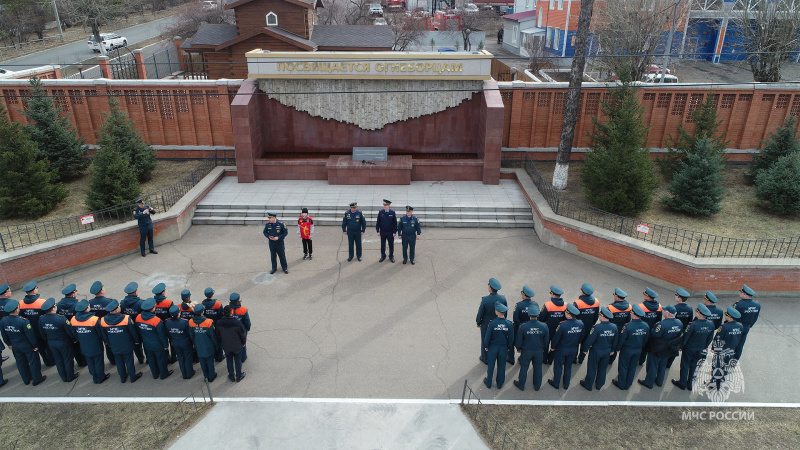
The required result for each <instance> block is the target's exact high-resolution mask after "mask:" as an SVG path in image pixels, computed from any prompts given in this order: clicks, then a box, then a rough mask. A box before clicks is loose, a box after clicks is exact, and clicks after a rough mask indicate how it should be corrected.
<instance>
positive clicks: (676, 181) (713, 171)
mask: <svg viewBox="0 0 800 450" xmlns="http://www.w3.org/2000/svg"><path fill="white" fill-rule="evenodd" d="M680 167H681V168H680V170H679V172H678V173H676V174H675V176H674V177H673V178H672V182H670V184H669V188H668V189H669V193H670V194H672V197H664V198H663V199H662V201H663V202H664V203H665V204H666V205H667V206H669V207H670V208H672V209H674V210H676V211H680V212H685V213H687V214H690V215H692V216H710V215H712V214H716V213H718V212H720V210H721V209H722V206H721V203H722V197H723V195H724V194H725V188H724V187H722V184H721V182H722V170H723V168H724V161H723V160H722V157H720V155H719V153H717V152H716V150H715V148H714V143H713V142H712V141H711V140H710V139H709V138H707V137H703V138H700V140H698V141H697V143H696V144H695V148H694V150H693V151H692V152H690V153H687V154H686V156H685V158H684V160H683V161H682V162H681V164H680Z"/></svg>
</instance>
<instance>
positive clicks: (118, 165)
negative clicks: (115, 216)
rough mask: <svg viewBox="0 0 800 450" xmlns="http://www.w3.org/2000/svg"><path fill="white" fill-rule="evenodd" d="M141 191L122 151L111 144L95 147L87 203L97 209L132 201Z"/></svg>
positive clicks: (93, 209) (91, 207) (133, 171)
mask: <svg viewBox="0 0 800 450" xmlns="http://www.w3.org/2000/svg"><path fill="white" fill-rule="evenodd" d="M140 192H141V189H140V188H139V182H138V181H136V172H135V170H134V168H133V167H132V166H131V165H130V163H129V162H128V159H127V158H126V157H125V155H123V154H122V152H120V151H119V149H117V148H116V147H114V146H104V147H100V148H99V149H97V152H96V153H95V155H94V159H93V160H92V170H91V180H90V181H89V191H88V192H87V193H86V206H88V207H89V209H91V210H92V211H96V210H100V209H105V208H108V207H110V206H114V205H118V204H121V203H129V202H133V201H134V200H135V199H136V197H138V196H139V194H140Z"/></svg>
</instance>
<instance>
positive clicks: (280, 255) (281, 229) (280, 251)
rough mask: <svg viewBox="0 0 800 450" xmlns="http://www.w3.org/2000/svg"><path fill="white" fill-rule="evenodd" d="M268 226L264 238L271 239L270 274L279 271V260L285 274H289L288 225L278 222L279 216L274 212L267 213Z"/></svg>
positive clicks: (265, 227)
mask: <svg viewBox="0 0 800 450" xmlns="http://www.w3.org/2000/svg"><path fill="white" fill-rule="evenodd" d="M267 217H268V218H269V219H268V220H267V224H266V225H264V236H266V238H267V239H269V258H270V261H272V270H271V271H270V273H271V274H272V273H275V272H277V271H278V259H280V260H281V269H283V273H289V265H288V264H287V263H286V246H285V244H284V242H283V240H284V238H286V236H287V235H288V234H289V229H288V228H286V224H285V223H283V222H279V221H278V215H277V214H275V213H272V212H268V213H267Z"/></svg>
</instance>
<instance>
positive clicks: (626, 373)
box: [617, 348, 640, 389]
mask: <svg viewBox="0 0 800 450" xmlns="http://www.w3.org/2000/svg"><path fill="white" fill-rule="evenodd" d="M639 354H640V352H638V351H635V350H630V349H624V348H623V349H622V350H620V351H619V364H618V365H617V371H618V372H617V384H619V387H620V389H628V388H630V387H631V385H632V384H633V379H634V378H635V377H636V365H637V363H638V362H639Z"/></svg>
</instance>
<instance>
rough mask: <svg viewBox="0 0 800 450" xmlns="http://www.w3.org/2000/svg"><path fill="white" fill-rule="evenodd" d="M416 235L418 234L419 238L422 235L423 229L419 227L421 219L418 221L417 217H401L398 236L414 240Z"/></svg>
mask: <svg viewBox="0 0 800 450" xmlns="http://www.w3.org/2000/svg"><path fill="white" fill-rule="evenodd" d="M414 233H416V234H417V236H419V235H420V234H422V229H421V228H420V227H419V219H417V216H415V215H413V214H412V215H411V217H408V216H402V217H400V221H399V223H398V225H397V235H398V236H400V237H405V238H406V239H412V238H414Z"/></svg>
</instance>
